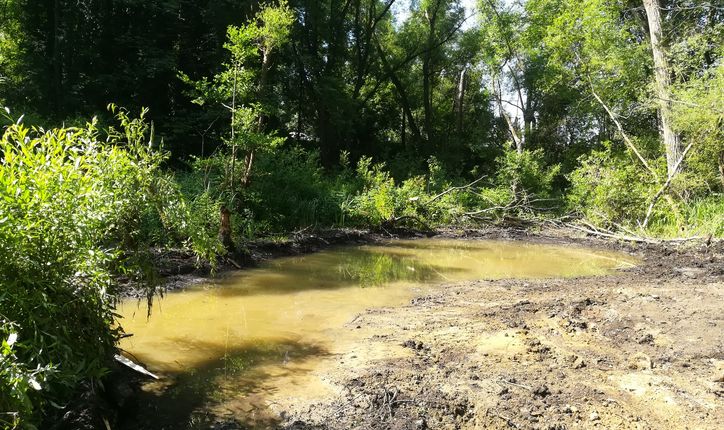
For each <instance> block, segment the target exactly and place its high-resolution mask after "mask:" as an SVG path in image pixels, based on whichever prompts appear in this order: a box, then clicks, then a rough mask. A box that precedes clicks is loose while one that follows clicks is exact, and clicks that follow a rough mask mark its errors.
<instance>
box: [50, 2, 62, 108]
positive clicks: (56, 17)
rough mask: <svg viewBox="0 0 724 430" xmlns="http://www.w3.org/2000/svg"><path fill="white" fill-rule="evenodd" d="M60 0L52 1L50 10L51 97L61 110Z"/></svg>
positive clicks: (56, 106)
mask: <svg viewBox="0 0 724 430" xmlns="http://www.w3.org/2000/svg"><path fill="white" fill-rule="evenodd" d="M60 13H61V9H60V0H54V1H53V12H52V17H53V18H52V20H53V21H52V27H53V29H52V35H53V36H52V44H51V46H52V48H51V49H52V56H51V58H52V61H53V84H52V93H53V94H52V97H53V105H54V107H55V109H56V110H57V111H60V110H61V102H62V100H63V94H62V91H63V89H62V85H63V68H62V64H61V43H60V40H61V36H60V19H61V18H60Z"/></svg>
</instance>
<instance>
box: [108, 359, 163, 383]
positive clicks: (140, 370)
mask: <svg viewBox="0 0 724 430" xmlns="http://www.w3.org/2000/svg"><path fill="white" fill-rule="evenodd" d="M113 358H114V359H115V360H116V361H117V362H119V363H121V364H122V365H124V366H126V367H128V368H129V369H131V370H135V371H136V372H138V373H140V374H142V375H146V376H150V377H151V378H153V379H161V378H159V377H158V376H156V375H155V374H153V373H151V372H149V371H148V370H146V368H145V367H143V366H141V365H140V364H136V363H134V362H133V361H131V360H130V359H128V358H126V357H124V356H122V355H119V354H116V355H114V356H113Z"/></svg>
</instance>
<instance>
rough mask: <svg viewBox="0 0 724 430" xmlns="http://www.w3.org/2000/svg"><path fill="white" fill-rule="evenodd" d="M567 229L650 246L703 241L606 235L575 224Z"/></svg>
mask: <svg viewBox="0 0 724 430" xmlns="http://www.w3.org/2000/svg"><path fill="white" fill-rule="evenodd" d="M589 225H590V224H589ZM567 227H569V228H572V229H575V230H578V231H582V232H584V233H587V234H590V235H593V236H601V237H607V238H610V239H616V240H624V241H627V242H637V243H650V244H654V245H660V244H662V243H682V242H690V241H692V240H700V239H703V237H702V236H694V237H677V238H673V239H649V238H646V237H641V236H629V235H620V234H616V233H613V232H608V233H607V232H605V231H599V230H598V229H595V230H591V229H588V228H585V227H581V226H579V225H576V224H567Z"/></svg>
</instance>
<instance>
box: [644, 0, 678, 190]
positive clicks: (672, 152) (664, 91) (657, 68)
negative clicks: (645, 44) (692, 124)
mask: <svg viewBox="0 0 724 430" xmlns="http://www.w3.org/2000/svg"><path fill="white" fill-rule="evenodd" d="M643 3H644V8H645V9H646V17H647V18H648V24H649V35H650V40H651V52H652V53H653V58H654V77H655V81H656V98H657V99H658V105H659V117H660V119H661V127H660V128H661V137H662V139H663V142H664V147H665V149H666V166H667V169H668V173H669V176H673V175H675V174H676V167H677V166H678V164H679V160H680V159H681V156H682V151H683V148H682V146H681V139H680V138H679V136H678V135H677V133H676V132H675V131H674V129H673V124H672V114H673V110H672V101H671V91H670V87H671V67H670V66H669V60H668V58H667V54H666V49H665V46H664V36H663V34H664V33H663V29H662V22H661V4H660V2H659V0H643Z"/></svg>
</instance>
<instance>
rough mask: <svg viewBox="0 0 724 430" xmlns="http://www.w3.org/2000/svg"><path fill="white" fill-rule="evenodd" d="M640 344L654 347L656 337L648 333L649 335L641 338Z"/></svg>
mask: <svg viewBox="0 0 724 430" xmlns="http://www.w3.org/2000/svg"><path fill="white" fill-rule="evenodd" d="M639 343H640V344H642V345H643V344H649V345H652V344H653V343H654V335H652V334H651V333H647V334H645V335H643V336H642V337H641V339H639Z"/></svg>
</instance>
